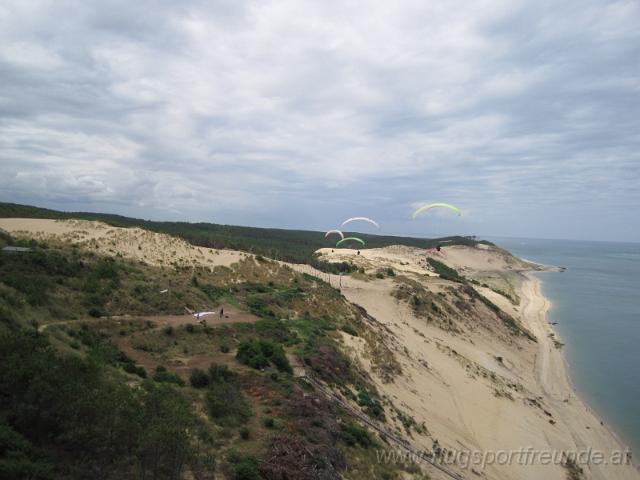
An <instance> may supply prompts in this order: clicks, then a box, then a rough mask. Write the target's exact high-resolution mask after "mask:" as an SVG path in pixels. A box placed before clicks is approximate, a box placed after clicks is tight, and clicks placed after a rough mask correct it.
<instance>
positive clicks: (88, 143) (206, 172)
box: [0, 0, 640, 236]
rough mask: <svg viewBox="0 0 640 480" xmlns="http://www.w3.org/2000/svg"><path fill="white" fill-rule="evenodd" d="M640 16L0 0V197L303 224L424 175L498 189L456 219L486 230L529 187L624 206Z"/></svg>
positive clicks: (498, 4)
mask: <svg viewBox="0 0 640 480" xmlns="http://www.w3.org/2000/svg"><path fill="white" fill-rule="evenodd" d="M639 21H640V7H638V4H637V3H636V2H628V1H617V2H605V3H603V2H596V1H595V0H594V1H592V2H586V3H585V2H566V3H564V4H561V5H560V4H557V3H555V2H546V3H540V2H532V1H520V2H507V1H500V0H486V1H482V2H477V3H474V4H469V3H468V2H462V1H459V2H455V1H454V2H451V1H436V2H422V1H401V2H383V1H377V2H371V3H369V4H368V6H367V8H366V9H365V8H362V4H361V3H358V2H298V1H295V2H294V1H277V2H276V1H272V2H250V1H247V2H231V3H229V2H213V3H211V2H208V3H202V2H197V1H193V2H162V3H160V4H157V3H153V4H151V3H148V2H136V3H135V4H132V3H131V2H124V1H123V2H116V3H113V2H109V3H107V2H105V3H101V2H94V3H86V2H79V1H67V2H54V1H40V2H38V3H34V2H18V1H9V2H4V4H3V5H2V6H0V45H1V47H0V85H3V86H2V87H0V162H1V165H2V170H3V172H4V175H3V178H2V179H0V196H2V197H3V198H4V199H6V200H11V199H12V198H13V197H16V198H20V199H27V200H28V199H29V198H32V199H33V201H34V202H35V201H39V202H45V203H46V202H47V201H48V200H47V199H56V198H62V197H64V198H66V199H68V202H69V203H70V204H73V202H74V201H75V202H76V204H77V205H78V208H82V205H83V204H91V205H104V206H105V207H109V208H111V209H113V208H117V207H118V205H120V206H122V205H126V204H130V205H135V206H137V207H139V209H138V210H137V211H143V212H144V211H148V212H150V214H151V213H153V214H154V215H157V216H158V215H159V216H162V212H163V211H164V210H165V209H167V210H170V211H171V212H181V214H184V215H185V217H188V218H202V219H212V220H216V219H220V218H222V219H224V220H226V221H228V222H242V221H247V222H252V221H256V218H257V217H256V215H260V217H259V218H260V221H261V222H267V221H272V222H280V223H282V224H284V223H283V222H285V223H286V222H289V223H287V224H288V225H290V224H291V223H295V222H296V221H300V222H303V223H304V224H303V225H300V226H303V227H311V226H317V225H316V224H317V223H322V222H327V221H330V220H329V219H330V218H333V216H334V215H336V213H335V212H341V211H343V209H345V208H347V207H348V208H357V206H358V205H368V204H371V203H374V202H375V203H377V204H378V205H379V208H381V209H382V211H384V212H390V213H389V215H392V216H393V215H394V214H393V213H391V212H392V211H393V208H397V209H402V208H406V206H407V205H409V204H410V203H411V202H413V201H415V200H416V199H420V198H425V194H424V192H425V190H426V191H428V192H429V195H428V198H429V199H439V198H441V197H442V199H443V200H444V199H448V200H451V201H458V202H462V203H464V204H466V205H467V206H473V207H472V208H473V211H481V212H491V211H492V209H496V208H498V207H499V208H500V211H501V214H500V216H497V215H495V216H492V215H491V214H488V215H485V214H484V213H483V217H482V218H484V219H485V220H486V222H485V223H484V225H482V224H481V225H478V224H473V223H469V224H468V225H473V228H480V229H484V231H485V232H488V233H491V231H492V230H494V229H496V228H500V229H501V232H502V233H504V231H505V229H504V223H503V222H504V221H507V220H508V218H516V217H518V216H519V215H521V214H522V212H523V211H525V210H527V209H528V208H530V202H531V200H530V199H531V198H541V199H543V200H541V201H542V202H543V203H545V204H547V203H552V202H554V201H556V202H558V201H564V202H568V201H570V202H572V203H573V204H576V205H581V204H582V205H584V208H585V211H576V212H575V213H576V216H577V217H579V218H583V219H584V222H587V221H588V214H587V212H586V209H588V208H589V205H590V204H591V203H592V202H594V201H597V202H599V203H600V204H609V205H612V206H613V205H614V204H615V203H616V202H619V201H620V200H621V198H624V199H625V201H626V202H628V203H630V204H633V205H636V206H638V205H639V203H640V198H639V196H640V194H639V193H638V192H637V188H635V187H634V185H637V184H638V183H639V182H640V167H639V162H638V161H639V160H640V158H639V154H638V153H637V152H638V151H640V150H639V148H638V147H639V146H640V138H638V135H637V133H636V131H637V120H636V115H637V111H638V107H640V101H639V93H640V92H639V90H640V88H639V87H640V81H639V78H640V76H639V73H640V72H639V70H640V66H639V65H638V62H637V61H636V57H637V51H638V47H639V46H640V34H639V33H638V29H637V28H636V26H637V24H638V23H639ZM604 164H606V165H607V168H606V169H603V168H601V167H602V165H604ZM31 189H33V190H37V192H36V191H32V190H31ZM203 198H204V199H206V200H204V201H206V202H209V204H210V205H208V206H207V207H206V208H205V207H203ZM384 202H386V204H385V205H382V204H381V203H384ZM252 206H253V208H254V210H255V214H254V213H247V212H246V210H247V209H250V208H251V207H252ZM304 208H306V209H311V210H312V211H313V212H314V216H313V218H312V219H310V218H309V216H305V214H304V211H303V209H304ZM358 208H362V206H361V207H358ZM576 208H577V207H576ZM145 209H147V210H145ZM637 210H638V209H637V208H636V211H637ZM396 215H397V216H398V218H400V217H402V214H400V213H399V212H398V213H397V214H396ZM635 215H637V214H635ZM283 216H284V217H287V220H286V221H284V220H282V217H283ZM505 216H506V217H508V218H507V220H504V219H505V218H506V217H505ZM498 217H499V218H498ZM316 218H317V220H316ZM636 218H637V217H636ZM469 221H470V222H472V221H471V220H469ZM537 221H538V222H539V225H537V227H536V228H539V229H541V230H542V231H543V232H546V233H545V234H546V235H549V236H560V235H561V234H559V233H558V232H557V231H556V230H557V229H558V228H559V227H560V226H561V225H560V224H559V222H558V221H556V220H555V219H554V217H553V213H552V212H551V213H549V214H548V216H547V217H546V218H540V219H539V220H537ZM637 223H640V222H637ZM447 225H449V224H447ZM465 225H467V224H465ZM397 228H404V227H402V226H398V227H397ZM451 228H456V227H455V224H452V225H451ZM615 228H616V227H615V225H612V227H611V229H612V231H615ZM507 230H508V228H507ZM519 232H521V233H522V232H524V231H523V230H522V229H521V228H520V227H517V228H516V227H514V229H513V232H512V233H514V234H517V233H519ZM524 233H526V232H524ZM597 234H599V233H598V232H597V231H596V230H595V229H594V235H597ZM562 235H565V234H564V233H562ZM637 236H640V232H638V234H637Z"/></svg>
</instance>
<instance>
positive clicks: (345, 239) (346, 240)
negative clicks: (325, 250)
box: [336, 237, 365, 247]
mask: <svg viewBox="0 0 640 480" xmlns="http://www.w3.org/2000/svg"><path fill="white" fill-rule="evenodd" d="M350 240H353V241H355V242H360V243H361V244H362V246H363V247H364V245H365V243H364V240H362V239H360V238H358V237H346V238H343V239H342V240H340V241H339V242H338V243H336V247H339V246H340V245H342V244H343V243H345V242H348V241H350Z"/></svg>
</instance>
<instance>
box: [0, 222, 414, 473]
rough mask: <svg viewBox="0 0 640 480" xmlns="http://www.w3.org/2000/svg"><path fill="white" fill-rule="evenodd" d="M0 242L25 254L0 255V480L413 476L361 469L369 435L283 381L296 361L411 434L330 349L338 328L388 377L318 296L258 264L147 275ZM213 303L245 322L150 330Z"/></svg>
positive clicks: (323, 400)
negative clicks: (186, 310)
mask: <svg viewBox="0 0 640 480" xmlns="http://www.w3.org/2000/svg"><path fill="white" fill-rule="evenodd" d="M0 242H1V244H9V245H12V244H13V245H15V244H20V243H21V242H22V245H28V246H30V247H31V248H32V251H31V252H28V253H24V254H6V253H2V252H0V478H12V479H21V478H25V479H26V478H29V479H54V478H69V479H81V478H89V477H95V478H105V479H110V478H114V479H115V478H118V479H129V478H130V479H146V478H154V479H179V478H195V479H211V478H214V475H215V478H227V479H231V480H233V479H237V480H253V479H261V478H263V479H274V480H275V479H282V478H301V479H310V480H311V479H315V478H323V479H338V478H342V476H343V475H344V474H346V473H348V474H349V475H348V478H389V479H394V478H401V473H402V470H405V471H406V470H410V471H413V472H414V473H417V472H418V471H417V470H416V467H415V465H411V464H406V465H405V464H400V465H383V464H379V463H377V462H375V449H376V448H377V447H379V446H381V445H382V440H381V439H380V438H379V437H378V436H377V434H375V433H374V432H372V431H371V430H369V429H367V427H366V425H365V424H364V423H363V422H362V421H360V420H359V419H358V418H357V417H354V416H353V415H352V414H351V415H350V414H349V412H347V411H345V410H344V409H342V408H340V407H339V406H337V405H335V404H334V403H332V402H330V401H329V400H328V399H327V397H325V396H324V395H322V394H321V393H320V392H317V391H315V390H314V387H312V386H311V385H310V384H308V383H306V382H305V381H304V380H303V379H301V378H299V377H297V376H296V375H294V368H293V367H294V365H292V361H293V359H296V361H297V362H299V365H304V368H305V369H306V373H307V375H309V376H313V377H314V378H315V379H316V380H319V381H323V382H325V383H326V384H327V385H330V386H331V387H332V388H334V389H335V390H337V391H340V392H341V393H342V395H344V397H345V398H347V399H349V402H350V403H351V405H352V408H353V409H354V411H357V412H359V413H360V414H361V415H362V416H363V417H366V418H367V419H369V421H370V422H376V423H379V424H381V425H390V426H393V425H396V426H397V427H398V428H400V427H401V428H404V429H406V430H407V431H411V429H413V430H415V431H418V429H421V428H423V427H422V426H419V425H416V424H415V423H413V424H412V423H411V422H407V420H406V419H407V418H409V417H407V415H405V414H403V412H402V411H400V410H398V409H397V408H396V407H394V406H393V404H392V403H390V402H389V401H388V400H386V399H382V398H380V396H379V395H378V393H377V392H376V389H375V388H374V387H373V385H372V384H371V382H370V380H369V377H368V374H367V373H366V372H363V371H361V370H360V369H359V367H358V366H356V365H354V364H353V363H352V362H351V361H349V359H348V358H347V357H346V356H344V354H343V353H342V352H341V349H340V346H339V344H338V342H337V341H336V338H338V337H339V332H349V335H353V336H359V337H360V338H362V339H363V341H364V342H366V344H367V345H369V347H368V348H370V350H371V357H372V358H375V359H379V362H381V365H378V368H380V369H382V368H384V369H385V371H386V373H387V374H388V375H389V376H393V375H397V374H398V373H399V372H400V365H399V363H397V362H396V361H395V360H394V355H393V353H392V352H391V351H390V350H389V349H388V348H387V347H386V345H385V340H384V338H383V337H382V336H381V335H382V334H381V333H380V332H378V331H376V330H375V329H374V328H372V326H371V325H370V324H369V323H370V322H367V320H366V318H364V317H363V313H362V312H361V311H359V310H358V309H357V308H355V307H354V306H353V305H351V304H349V303H348V302H347V301H346V300H345V299H344V297H342V296H341V295H340V294H339V292H337V291H336V290H335V289H333V288H331V287H330V286H329V285H328V284H326V283H324V282H322V281H319V280H318V279H316V278H314V277H310V276H308V275H304V274H299V273H296V272H294V271H293V270H291V269H290V268H288V267H286V266H282V265H280V264H278V263H277V262H273V261H270V260H266V259H254V258H247V259H244V260H241V261H240V262H238V263H237V264H234V265H233V266H232V267H231V268H228V267H217V268H216V269H214V270H213V271H210V270H209V269H197V268H196V269H191V268H189V269H187V268H173V267H171V268H161V267H152V266H149V265H146V264H144V263H141V262H132V261H128V260H125V259H123V258H120V257H117V256H116V257H103V256H100V255H97V254H95V253H94V252H89V251H83V250H81V249H78V248H76V247H73V246H71V245H60V244H56V245H55V246H52V245H47V244H46V243H38V242H35V241H31V242H28V243H25V242H24V241H17V240H16V239H13V238H12V237H10V236H9V235H6V234H3V233H0ZM164 287H168V288H169V292H167V293H165V294H161V293H160V288H164ZM222 304H223V305H225V306H226V307H227V308H226V309H225V310H227V309H229V310H230V309H232V308H233V309H235V311H238V312H242V315H243V318H244V319H246V321H244V320H243V321H242V322H236V323H233V322H230V323H227V322H226V321H222V322H220V323H215V322H211V323H209V324H208V325H200V324H198V323H197V322H195V321H187V322H186V323H184V322H183V323H176V324H175V325H173V326H171V325H166V324H165V323H164V322H165V321H166V318H167V315H168V314H176V313H180V312H181V311H182V310H183V307H184V306H186V305H190V306H197V307H199V308H203V309H213V308H216V309H217V308H218V307H219V306H220V305H222ZM232 317H233V314H232ZM172 318H173V317H172ZM187 319H189V317H187ZM232 319H233V318H232ZM382 363H383V364H382ZM297 368H300V367H297ZM398 419H401V420H404V423H402V422H401V420H398ZM394 422H395V423H394ZM403 425H404V426H403ZM416 478H424V477H422V476H420V475H418V477H416Z"/></svg>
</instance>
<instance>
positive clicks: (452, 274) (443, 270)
mask: <svg viewBox="0 0 640 480" xmlns="http://www.w3.org/2000/svg"><path fill="white" fill-rule="evenodd" d="M427 263H429V265H430V266H431V268H433V271H434V272H436V273H437V274H438V275H440V278H444V279H445V280H451V281H452V282H457V283H465V281H466V280H465V278H464V277H462V276H461V275H460V274H459V273H458V272H457V271H456V270H455V269H453V268H451V267H449V266H448V265H445V264H444V263H442V262H440V261H438V260H436V259H435V258H431V257H427Z"/></svg>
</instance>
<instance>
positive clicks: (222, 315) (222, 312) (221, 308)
mask: <svg viewBox="0 0 640 480" xmlns="http://www.w3.org/2000/svg"><path fill="white" fill-rule="evenodd" d="M223 317H224V307H220V318H223Z"/></svg>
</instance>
